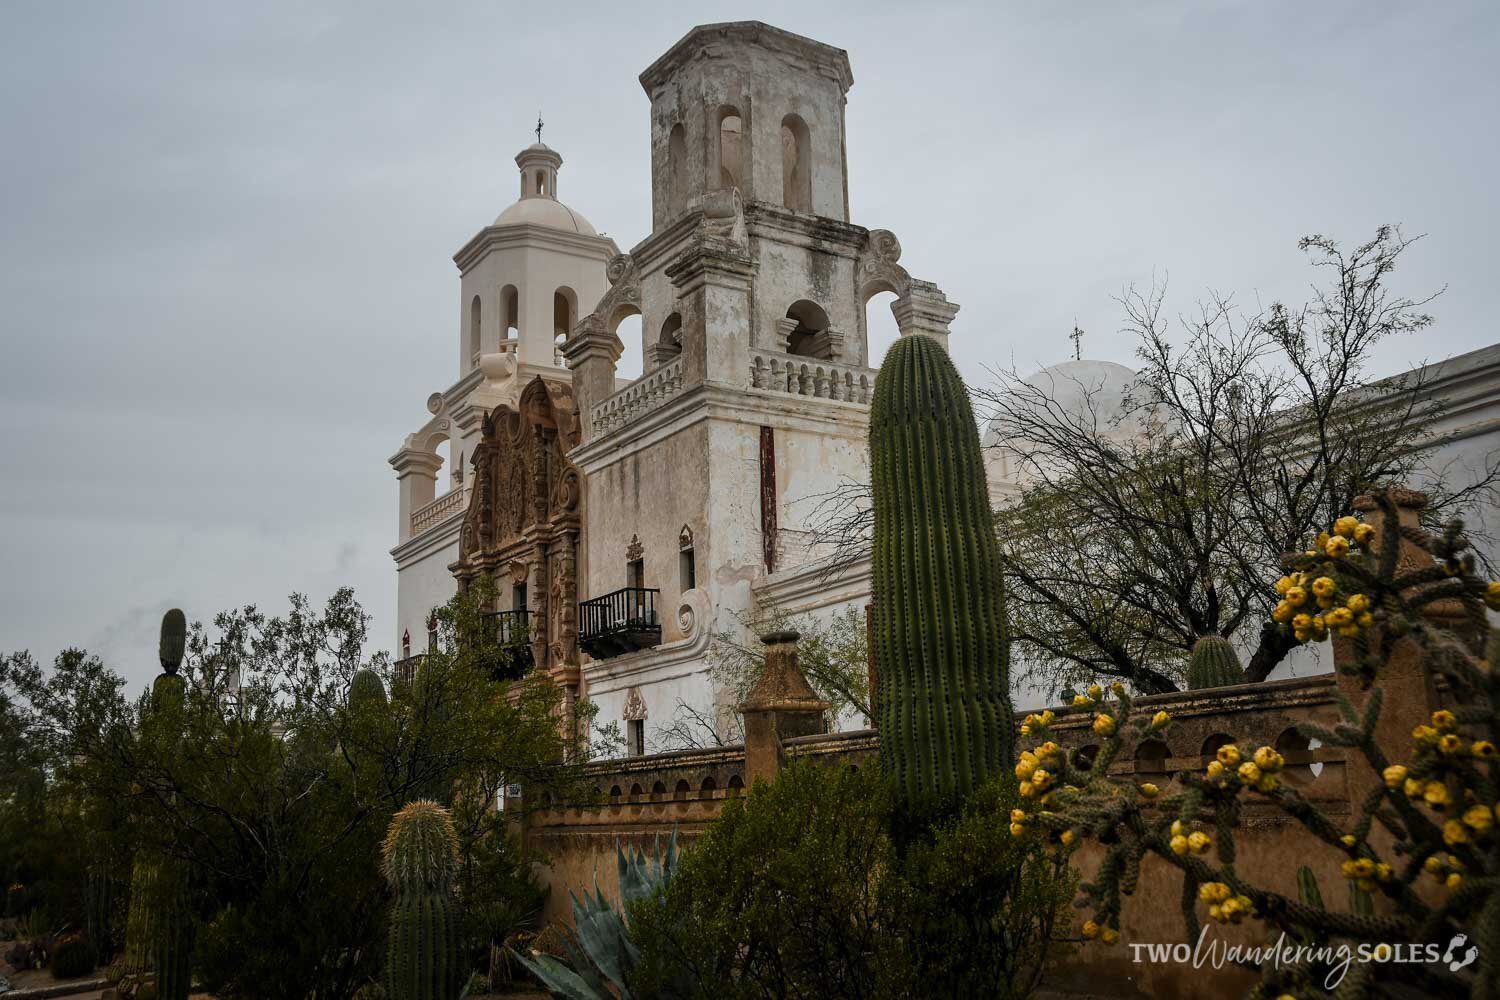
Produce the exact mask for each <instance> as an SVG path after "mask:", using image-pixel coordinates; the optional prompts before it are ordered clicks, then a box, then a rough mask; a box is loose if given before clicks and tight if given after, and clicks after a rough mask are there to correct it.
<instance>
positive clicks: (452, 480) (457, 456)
mask: <svg viewBox="0 0 1500 1000" xmlns="http://www.w3.org/2000/svg"><path fill="white" fill-rule="evenodd" d="M444 472H446V473H447V475H443V473H444ZM463 485H464V448H463V442H462V441H459V440H456V439H454V438H449V439H448V460H447V461H446V462H445V463H444V465H443V468H442V469H441V470H439V475H438V493H439V494H443V493H447V492H449V491H450V490H458V489H463Z"/></svg>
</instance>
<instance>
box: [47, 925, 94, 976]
mask: <svg viewBox="0 0 1500 1000" xmlns="http://www.w3.org/2000/svg"><path fill="white" fill-rule="evenodd" d="M93 971H94V949H93V948H92V947H90V946H89V943H88V941H86V940H84V938H83V936H82V935H79V934H69V935H68V936H67V937H65V938H63V939H62V940H60V941H58V942H57V945H56V946H55V947H54V948H53V949H52V978H53V979H76V978H77V977H79V976H86V975H88V974H89V973H90V972H93Z"/></svg>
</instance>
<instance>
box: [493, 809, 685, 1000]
mask: <svg viewBox="0 0 1500 1000" xmlns="http://www.w3.org/2000/svg"><path fill="white" fill-rule="evenodd" d="M615 858H616V861H617V863H618V864H619V866H620V907H619V908H618V909H616V908H615V907H614V906H611V905H610V902H609V900H607V899H605V898H604V893H603V892H601V891H600V890H599V880H598V877H597V873H596V874H595V879H594V891H593V892H592V893H590V892H588V891H585V892H584V893H583V895H582V896H581V897H580V896H578V895H577V894H575V893H570V895H571V896H572V899H573V933H572V934H571V935H566V936H564V938H563V948H564V950H565V951H566V952H567V954H566V956H565V958H566V961H564V960H562V959H559V958H556V957H554V956H552V955H544V954H541V953H540V952H533V953H532V954H531V955H529V956H527V955H522V954H520V953H518V952H512V953H513V954H515V956H516V958H517V959H519V960H520V962H521V964H522V965H524V966H526V968H528V969H530V970H531V972H532V974H533V975H535V976H536V977H537V978H538V979H540V980H541V981H542V985H543V986H545V987H547V989H549V990H551V991H552V993H553V994H554V995H556V996H560V997H567V998H569V1000H613V998H615V997H618V998H619V1000H632V998H633V997H634V994H633V993H631V992H630V987H629V986H627V985H626V982H627V980H628V979H629V978H630V973H631V972H632V971H633V970H634V969H635V967H636V965H637V963H639V962H640V960H641V953H640V950H639V949H638V948H637V947H636V946H635V942H634V941H632V940H631V937H630V928H629V926H628V925H627V923H626V921H625V915H626V914H627V913H629V912H630V907H631V906H632V905H634V904H635V902H636V901H637V900H640V899H645V898H647V897H649V896H652V895H654V894H655V893H656V892H657V891H659V890H660V889H661V888H662V887H664V886H665V885H666V884H667V882H669V881H670V880H671V878H672V875H673V873H675V872H676V870H677V831H676V830H675V829H674V830H673V831H672V839H671V840H670V841H668V842H667V850H666V853H665V854H663V853H662V851H661V838H660V837H658V838H657V841H656V844H655V845H654V846H653V847H652V850H651V856H650V857H647V856H646V852H645V851H642V850H641V849H640V848H639V847H632V848H630V850H629V851H628V852H627V851H626V850H625V849H624V848H622V847H621V846H620V842H619V841H618V840H616V841H615Z"/></svg>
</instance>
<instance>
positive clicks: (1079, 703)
mask: <svg viewBox="0 0 1500 1000" xmlns="http://www.w3.org/2000/svg"><path fill="white" fill-rule="evenodd" d="M1092 704H1093V701H1092V700H1091V699H1090V698H1089V696H1088V695H1086V694H1075V695H1074V696H1073V707H1074V708H1087V707H1088V706H1090V705H1092Z"/></svg>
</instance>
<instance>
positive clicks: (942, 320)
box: [891, 280, 958, 348]
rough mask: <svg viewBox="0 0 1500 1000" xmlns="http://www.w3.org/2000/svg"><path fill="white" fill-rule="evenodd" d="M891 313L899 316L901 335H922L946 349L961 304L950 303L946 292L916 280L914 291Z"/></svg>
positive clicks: (905, 296)
mask: <svg viewBox="0 0 1500 1000" xmlns="http://www.w3.org/2000/svg"><path fill="white" fill-rule="evenodd" d="M891 312H892V313H894V314H895V316H896V325H897V326H898V327H900V329H901V336H903V337H911V336H916V335H918V334H920V335H922V336H925V337H931V338H932V339H933V340H936V341H937V342H938V343H939V344H942V345H943V347H945V348H946V347H947V346H948V324H950V323H952V322H953V317H955V316H957V315H958V304H957V303H955V302H949V301H948V296H946V295H944V294H943V290H942V289H941V288H939V287H938V286H937V285H934V284H933V283H932V282H930V281H916V280H913V281H912V283H911V288H910V290H909V291H908V292H907V293H906V294H905V295H903V296H902V297H901V298H899V299H897V300H896V301H895V302H892V303H891Z"/></svg>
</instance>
